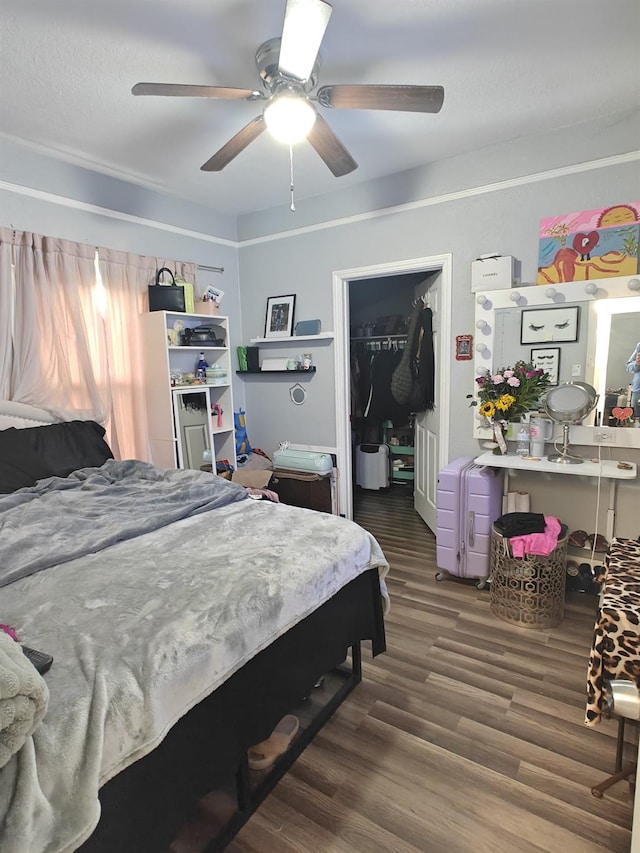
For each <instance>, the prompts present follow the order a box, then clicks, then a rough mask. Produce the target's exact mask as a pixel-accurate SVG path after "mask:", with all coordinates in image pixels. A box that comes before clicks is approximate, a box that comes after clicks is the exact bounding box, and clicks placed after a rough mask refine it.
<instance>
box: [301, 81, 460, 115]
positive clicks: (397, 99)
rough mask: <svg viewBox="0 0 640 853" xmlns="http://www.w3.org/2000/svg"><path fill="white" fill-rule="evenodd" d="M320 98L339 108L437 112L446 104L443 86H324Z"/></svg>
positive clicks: (320, 101) (324, 105)
mask: <svg viewBox="0 0 640 853" xmlns="http://www.w3.org/2000/svg"><path fill="white" fill-rule="evenodd" d="M316 98H317V100H318V103H319V104H322V106H323V107H334V108H335V109H338V110H398V111H399V112H410V113H437V112H440V110H441V108H442V102H443V101H444V89H443V88H442V86H376V85H362V86H360V85H348V84H338V85H337V86H322V87H321V88H320V89H318V92H317V94H316Z"/></svg>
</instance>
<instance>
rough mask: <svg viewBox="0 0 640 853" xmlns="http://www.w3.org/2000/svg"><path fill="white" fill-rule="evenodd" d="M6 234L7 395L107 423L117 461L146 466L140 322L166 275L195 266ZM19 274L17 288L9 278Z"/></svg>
mask: <svg viewBox="0 0 640 853" xmlns="http://www.w3.org/2000/svg"><path fill="white" fill-rule="evenodd" d="M98 256H99V264H98V265H96V249H95V247H93V246H85V245H82V244H78V243H74V242H71V241H67V240H60V239H57V238H52V237H42V236H40V235H38V234H32V233H30V232H23V231H10V230H9V229H0V371H1V372H0V391H1V396H2V398H3V399H7V400H13V401H15V402H20V403H28V404H30V405H32V406H38V407H40V408H43V409H48V410H49V411H52V412H55V413H56V414H58V415H59V416H60V417H63V418H66V419H69V418H72V417H75V418H90V419H92V420H96V421H99V422H100V423H102V424H103V425H104V426H105V428H106V430H107V435H106V438H107V440H108V442H109V444H110V446H111V448H112V450H113V453H114V455H115V456H116V457H117V458H121V459H127V458H136V459H143V460H148V459H150V453H149V438H148V435H149V430H148V424H147V414H146V405H145V399H144V384H143V383H144V367H143V358H142V340H141V332H140V322H139V317H140V314H141V313H142V312H144V311H146V310H148V301H147V285H148V284H150V283H153V281H154V280H155V273H156V270H157V269H159V268H160V267H162V266H168V267H170V268H171V269H172V270H175V273H176V274H179V275H183V276H184V277H185V278H187V279H190V280H193V276H194V273H195V266H194V265H193V264H186V263H177V262H175V261H171V260H167V259H165V258H148V257H142V256H140V255H134V254H129V253H126V252H117V251H114V250H111V249H99V250H98ZM12 263H13V265H14V268H15V276H14V280H15V287H14V282H13V279H12V275H11V267H12Z"/></svg>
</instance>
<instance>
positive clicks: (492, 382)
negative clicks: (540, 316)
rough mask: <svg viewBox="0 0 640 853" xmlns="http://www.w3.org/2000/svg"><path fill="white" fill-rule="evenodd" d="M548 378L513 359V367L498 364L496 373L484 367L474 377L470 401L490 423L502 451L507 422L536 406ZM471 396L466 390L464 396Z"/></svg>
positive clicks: (547, 382) (531, 365)
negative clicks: (475, 387) (476, 387)
mask: <svg viewBox="0 0 640 853" xmlns="http://www.w3.org/2000/svg"><path fill="white" fill-rule="evenodd" d="M550 381H551V377H550V376H549V374H548V373H545V372H544V370H541V369H540V368H536V367H534V366H533V364H532V363H531V362H525V361H517V362H516V363H515V364H514V365H513V367H506V368H501V369H500V370H499V371H498V372H497V373H493V374H491V373H489V371H487V373H484V374H482V376H478V377H477V378H476V383H477V385H478V391H477V399H473V400H472V401H471V403H470V405H471V406H478V405H479V407H480V408H479V410H478V411H479V414H480V415H482V416H483V417H484V418H486V419H487V422H488V423H489V424H490V425H491V426H492V427H493V433H494V436H495V438H496V441H497V443H498V446H499V450H501V451H502V452H503V453H504V452H506V444H505V441H504V433H505V432H506V427H507V424H508V422H509V421H510V420H514V419H515V418H517V417H519V416H520V415H523V414H524V413H525V412H530V411H533V410H536V409H538V407H539V405H540V403H541V401H542V399H543V398H544V395H545V393H546V391H547V389H548V387H549V384H550ZM473 396H474V395H473V394H468V395H467V398H472V397H473ZM503 448H504V449H503Z"/></svg>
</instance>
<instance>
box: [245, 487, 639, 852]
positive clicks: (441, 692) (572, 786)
mask: <svg viewBox="0 0 640 853" xmlns="http://www.w3.org/2000/svg"><path fill="white" fill-rule="evenodd" d="M398 488H399V491H398V492H397V493H395V492H392V493H391V494H389V495H380V494H378V493H374V492H366V493H361V494H359V496H358V499H357V505H356V520H357V521H358V522H359V523H360V524H362V526H363V527H365V528H367V529H368V530H370V531H371V532H372V533H373V534H374V535H375V536H376V538H377V539H378V541H379V542H380V544H381V546H382V548H383V550H384V552H385V554H386V556H387V559H388V560H389V562H390V564H391V571H390V573H389V577H388V587H389V591H390V594H391V611H390V613H389V615H388V617H387V620H386V625H387V647H388V648H387V652H386V654H384V655H381V656H379V657H378V658H377V659H376V660H375V661H372V660H371V657H370V655H369V654H368V651H367V650H366V649H365V652H364V671H363V682H362V684H361V685H359V686H358V688H357V689H356V690H355V691H354V693H352V694H351V696H350V697H348V699H347V700H346V702H345V703H344V704H343V705H342V706H341V707H340V708H339V709H338V711H337V712H336V714H335V715H334V717H333V718H332V719H331V720H330V721H329V723H328V724H327V725H326V726H325V728H324V729H323V730H322V731H321V732H320V734H319V735H318V736H317V737H316V739H315V740H314V742H313V743H312V744H311V745H310V746H309V747H308V748H307V750H306V751H305V752H304V754H303V755H302V756H301V757H300V758H299V759H298V761H297V762H296V763H295V764H294V766H293V767H292V769H291V770H290V772H289V773H288V774H287V775H286V776H285V778H284V779H283V780H282V781H281V782H280V783H279V784H278V786H277V787H276V789H275V790H274V791H273V792H272V793H271V794H270V795H269V797H268V798H267V799H266V800H265V802H264V803H263V805H262V807H261V808H260V809H259V810H258V812H257V813H256V814H255V815H254V816H253V817H252V818H251V820H250V821H249V823H248V824H247V825H246V826H245V827H244V828H243V829H242V831H241V832H240V834H239V835H238V836H237V837H236V838H235V839H234V840H233V842H232V843H231V844H230V846H229V847H228V850H229V853H269V851H277V853H289V851H298V853H342V851H344V853H347V851H362V853H381V851H385V853H386V851H393V853H414V851H433V853H440V851H447V853H457V851H459V852H460V853H471V851H473V853H483V852H484V851H487V853H488V851H491V853H502V852H503V853H529V851H549V853H565V851H566V853H587V851H600V853H602V851H610V852H611V853H627V851H628V850H629V847H630V835H631V834H630V827H631V816H632V800H631V796H630V793H629V786H628V785H627V783H626V782H622V783H620V784H618V785H616V786H615V787H614V788H611V789H610V790H609V791H607V793H606V794H605V798H604V799H603V800H596V799H595V798H594V797H593V796H592V795H591V793H590V786H591V785H592V784H594V783H595V782H597V781H600V780H601V779H602V778H604V776H606V775H608V774H609V772H611V770H612V765H613V761H614V754H615V734H616V726H615V724H614V722H613V721H611V720H608V721H605V722H604V723H603V724H602V725H601V726H600V727H599V728H598V729H596V730H592V729H587V728H586V727H585V726H584V725H583V716H584V705H585V675H586V666H587V657H588V653H589V647H590V643H591V633H592V628H593V622H594V615H595V604H596V599H595V598H594V597H591V596H585V595H580V594H579V593H572V594H570V595H569V596H568V598H567V606H566V614H565V618H564V620H563V621H562V623H561V624H560V625H558V626H557V627H556V628H553V629H550V630H536V629H533V630H531V629H525V628H516V627H513V626H511V625H509V624H507V623H505V622H501V621H500V620H499V619H497V618H496V617H495V616H494V615H493V614H492V613H491V611H490V607H489V598H490V595H489V592H488V591H486V590H484V591H480V590H478V589H476V587H475V586H474V585H472V584H470V583H465V582H460V581H455V580H445V581H441V582H437V581H436V580H435V571H436V569H435V540H434V537H433V536H432V534H431V533H430V531H429V530H428V528H427V527H426V526H425V525H424V524H423V522H422V521H421V519H419V517H418V516H417V515H416V514H415V512H414V511H413V506H412V501H411V499H410V497H409V496H408V494H407V492H406V490H405V489H403V488H402V487H398ZM633 751H634V750H633V746H630V747H629V752H630V755H631V754H633Z"/></svg>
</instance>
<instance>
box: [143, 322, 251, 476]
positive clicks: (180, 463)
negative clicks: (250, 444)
mask: <svg viewBox="0 0 640 853" xmlns="http://www.w3.org/2000/svg"><path fill="white" fill-rule="evenodd" d="M141 320H142V332H143V344H144V346H143V351H144V377H145V381H144V385H145V396H146V402H147V412H148V417H149V438H150V445H151V455H152V459H151V461H152V462H153V463H154V464H155V465H159V466H160V467H163V468H196V469H198V468H200V466H201V465H203V464H206V460H207V459H208V457H209V453H210V454H211V461H212V463H214V462H223V461H227V462H228V463H229V464H230V465H232V466H233V467H234V468H235V465H236V455H235V435H234V427H233V394H232V389H231V357H230V351H229V319H228V317H218V316H216V317H211V316H209V315H204V314H181V313H172V312H169V311H152V312H150V313H147V314H142V315H141ZM176 323H178V324H180V323H181V324H183V325H184V328H185V329H195V328H196V327H198V326H213V327H214V330H215V337H216V339H217V341H218V340H219V341H220V342H221V345H220V346H208V345H207V344H197V343H192V344H191V345H189V346H187V345H181V344H180V343H178V344H176V343H174V342H173V340H172V338H173V339H175V335H174V324H176ZM178 339H179V340H182V336H179V338H178ZM217 341H216V342H217ZM201 352H202V353H204V357H205V359H206V360H207V362H208V364H209V366H210V367H211V368H217V369H216V370H215V371H211V372H215V374H216V375H215V376H214V377H213V378H212V379H210V380H207V382H208V383H209V382H211V383H212V384H199V385H195V384H184V383H183V382H182V381H181V379H180V377H185V376H186V375H187V374H195V372H196V366H197V363H198V358H199V355H200V353H201ZM214 470H215V465H214Z"/></svg>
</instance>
